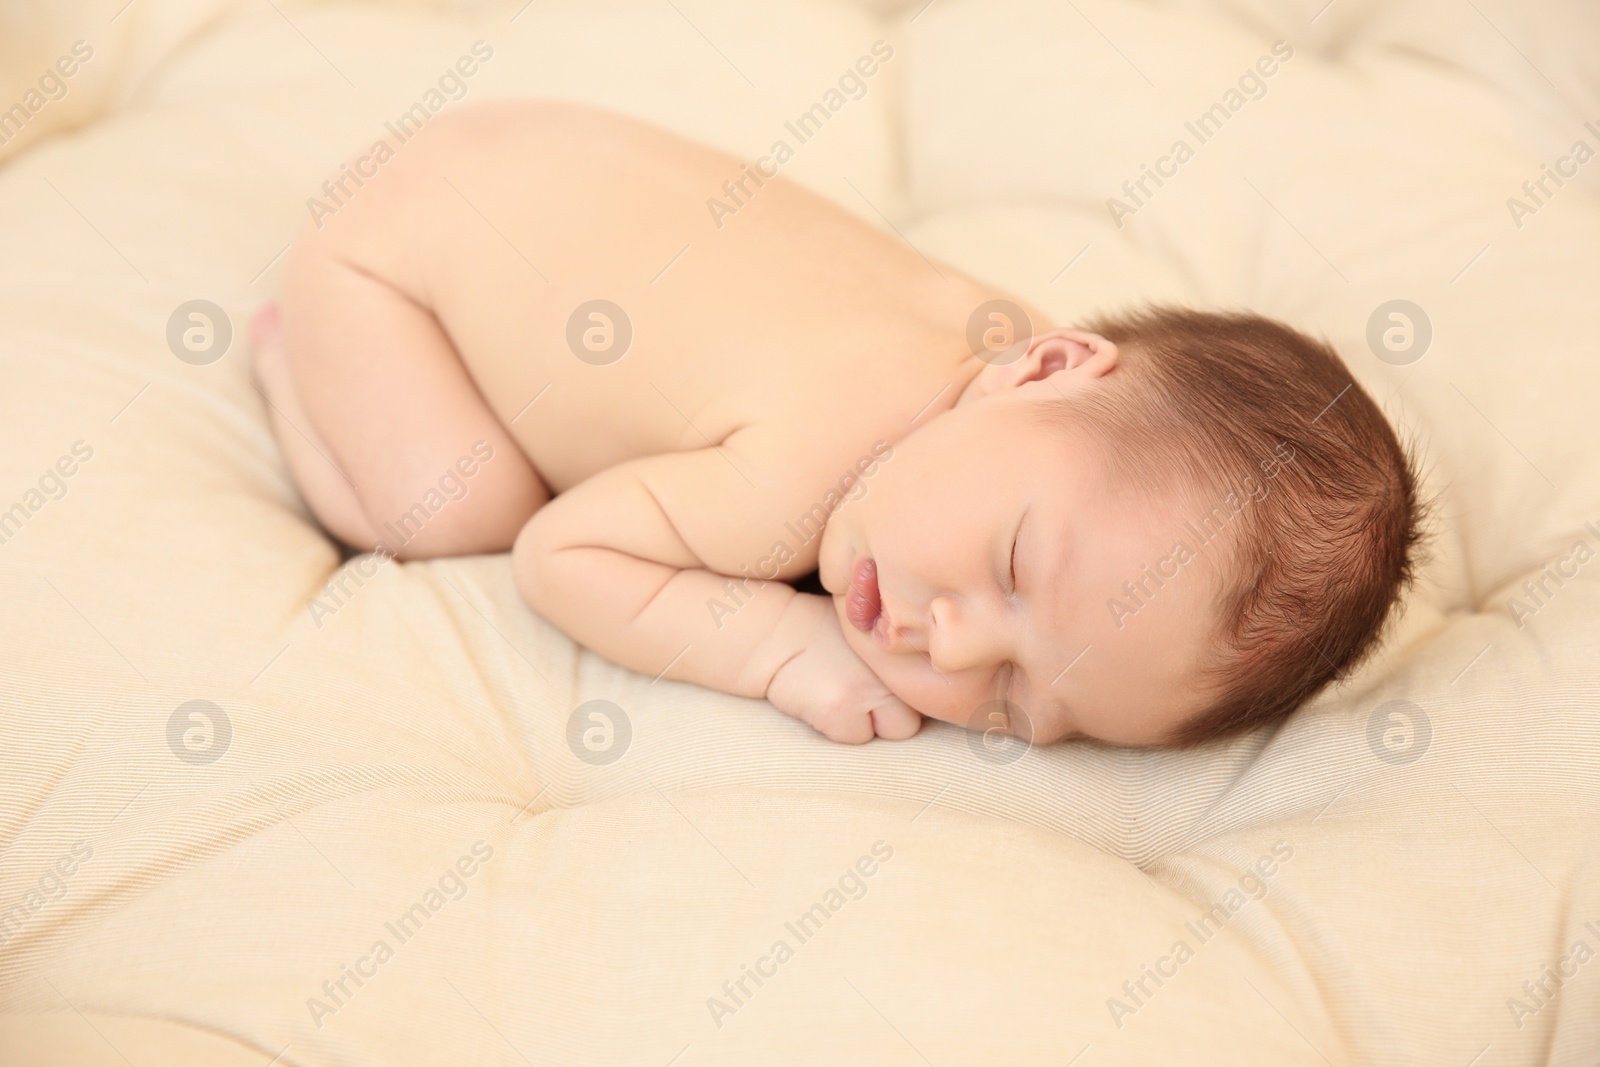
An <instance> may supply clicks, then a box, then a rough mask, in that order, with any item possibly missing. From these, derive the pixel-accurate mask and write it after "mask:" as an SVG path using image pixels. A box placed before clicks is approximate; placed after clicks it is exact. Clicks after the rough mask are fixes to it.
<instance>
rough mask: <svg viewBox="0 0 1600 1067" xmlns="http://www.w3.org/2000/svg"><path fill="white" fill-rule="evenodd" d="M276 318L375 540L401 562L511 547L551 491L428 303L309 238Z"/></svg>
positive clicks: (312, 415) (316, 420)
mask: <svg viewBox="0 0 1600 1067" xmlns="http://www.w3.org/2000/svg"><path fill="white" fill-rule="evenodd" d="M282 322H283V339H284V345H285V356H286V358H287V361H288V364H289V367H290V371H291V374H292V377H293V379H294V382H295V386H296V389H297V391H298V392H299V394H300V400H301V404H302V406H303V407H304V408H305V410H306V413H307V417H308V418H309V419H310V421H311V422H312V424H313V426H312V429H314V431H315V435H316V436H319V437H320V438H321V440H322V441H323V442H325V444H326V446H327V448H328V450H329V451H330V452H331V453H332V454H331V455H330V456H328V457H327V458H328V459H329V461H330V462H331V463H333V464H334V465H335V467H336V468H338V469H339V471H340V472H341V474H342V475H343V477H344V478H345V480H346V481H347V482H348V483H349V484H350V485H351V487H352V489H353V490H354V492H355V495H356V497H357V500H358V501H359V502H360V505H361V509H362V511H363V512H364V513H365V515H366V517H367V519H368V520H369V521H370V522H371V524H372V526H373V528H374V530H375V531H376V532H377V534H378V537H379V539H380V540H382V541H383V542H384V543H386V544H389V545H390V546H391V547H399V546H404V547H403V550H402V552H401V554H402V555H405V556H408V557H413V558H414V557H421V556H434V555H453V554H460V553H468V552H497V551H504V550H507V549H509V548H510V547H511V544H512V542H513V541H514V540H515V538H516V535H517V532H518V531H519V530H520V529H521V527H522V524H523V523H525V522H526V521H527V520H528V518H529V517H531V516H532V515H533V513H534V511H536V510H537V509H538V508H539V507H540V506H541V505H543V503H544V502H545V501H546V500H547V499H548V497H549V494H548V492H547V490H546V489H545V486H544V484H543V482H542V481H541V480H540V478H539V476H538V474H537V472H536V471H535V470H534V469H533V466H532V464H530V463H529V462H528V460H527V458H526V457H525V456H524V455H523V453H522V451H521V449H520V448H519V447H518V445H517V444H516V442H515V441H514V440H513V439H512V437H511V435H510V434H509V433H508V432H507V431H506V429H505V427H503V426H502V425H501V424H500V421H499V419H498V418H497V417H496V416H495V415H494V413H493V412H492V411H491V410H490V409H489V407H488V406H487V405H486V404H485V403H484V401H483V398H482V397H481V396H480V395H479V393H478V390H477V387H476V386H475V385H474V384H473V381H472V379H471V377H470V376H469V375H468V374H467V371H466V369H465V368H464V367H463V366H462V363H461V360H460V358H459V356H458V355H457V353H456V350H455V348H454V346H453V345H452V344H451V342H450V338H449V337H448V336H447V335H446V334H445V332H444V330H443V329H442V328H441V326H440V324H439V322H438V320H437V319H436V318H435V316H434V315H433V313H432V312H431V311H430V310H429V309H428V308H426V307H424V306H422V305H421V304H419V303H417V302H416V301H414V300H412V299H411V298H409V297H407V296H406V295H405V294H404V293H402V292H400V291H399V290H398V289H396V288H395V287H394V286H392V285H390V284H388V283H387V282H386V281H384V280H382V279H381V278H378V277H376V276H375V275H373V274H371V273H368V272H366V271H363V270H360V269H358V268H356V267H354V266H352V265H351V264H350V262H349V261H348V259H347V258H346V257H344V256H341V255H338V254H335V253H333V252H332V251H330V249H329V248H328V247H327V246H325V245H323V244H321V243H319V242H316V241H309V242H306V243H305V244H304V245H301V246H297V248H296V250H295V251H294V252H293V253H291V260H290V262H289V264H288V266H287V270H286V280H285V285H284V291H283V297H282Z"/></svg>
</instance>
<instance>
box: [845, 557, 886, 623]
mask: <svg viewBox="0 0 1600 1067" xmlns="http://www.w3.org/2000/svg"><path fill="white" fill-rule="evenodd" d="M882 609H883V602H882V600H880V599H879V596H878V565H877V563H875V562H874V561H873V559H872V557H871V556H863V557H862V558H861V559H859V560H857V561H856V565H855V568H854V569H853V570H852V571H851V572H850V592H849V593H848V594H847V595H846V596H845V600H844V613H845V617H846V618H848V619H849V620H850V625H851V626H854V627H855V628H856V629H858V630H860V631H861V632H862V633H868V632H870V631H871V630H872V624H873V623H874V622H876V621H877V618H878V614H879V612H881V611H882Z"/></svg>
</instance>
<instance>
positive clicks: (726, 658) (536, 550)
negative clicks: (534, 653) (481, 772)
mask: <svg viewBox="0 0 1600 1067" xmlns="http://www.w3.org/2000/svg"><path fill="white" fill-rule="evenodd" d="M759 451H761V445H760V444H759V443H758V442H757V441H756V440H755V439H754V438H753V436H752V434H751V432H750V431H740V432H739V433H736V434H734V435H733V436H732V437H730V438H729V439H728V441H727V442H726V443H725V444H724V446H723V448H722V450H721V451H719V450H718V449H715V448H705V449H700V450H697V451H693V452H678V453H668V454H664V455H658V456H647V457H644V458H642V459H636V460H632V461H630V462H627V463H622V464H619V465H617V466H615V467H612V468H610V469H608V470H605V471H602V472H600V473H599V474H596V475H594V476H593V477H591V478H589V479H588V480H587V481H584V482H583V483H581V484H579V485H577V486H574V487H573V488H571V489H569V490H567V491H566V492H564V493H562V494H561V495H559V496H557V497H556V498H555V499H554V500H552V501H550V503H548V504H546V505H545V506H544V507H543V508H541V509H540V510H539V511H538V512H537V513H536V514H535V515H534V517H533V518H532V519H530V520H529V521H528V523H527V525H526V526H524V527H523V530H522V533H521V534H520V535H519V536H518V538H517V542H516V546H515V548H514V549H513V556H512V559H513V566H514V570H515V574H516V580H517V587H518V589H519V591H520V592H521V593H522V596H523V598H524V599H525V600H526V601H527V602H528V604H529V605H530V606H531V607H533V609H534V610H536V611H538V612H539V613H540V614H541V615H543V616H544V617H545V618H547V619H549V620H550V621H551V622H553V623H555V624H556V625H557V626H559V627H561V629H562V630H564V631H565V632H566V633H567V634H568V635H569V636H571V637H572V638H573V639H574V640H576V641H578V642H579V643H581V644H583V645H586V646H588V647H589V648H592V649H594V650H595V651H596V652H599V653H600V654H601V655H603V656H605V657H606V658H608V659H610V660H613V661H614V662H616V663H620V664H622V665H623V666H625V667H628V668H630V669H632V670H636V671H639V672H640V673H642V674H648V675H651V676H652V677H654V676H657V675H660V676H662V677H667V678H673V679H676V680H681V681H689V682H694V683H697V684H699V685H704V686H707V687H710V688H712V689H718V690H721V691H722V692H725V693H734V694H737V695H740V696H748V697H757V698H761V697H766V698H768V699H770V700H772V701H773V703H774V704H776V705H777V706H778V707H779V708H780V709H781V710H783V711H785V712H787V713H789V714H791V715H794V716H796V717H797V718H801V719H803V720H804V721H806V722H809V723H810V724H811V725H812V726H813V727H815V728H816V729H817V730H819V731H820V732H822V733H823V734H825V735H826V736H828V737H830V738H832V739H833V740H836V741H850V742H862V741H867V740H870V739H871V738H872V737H873V736H874V733H877V734H881V735H882V736H887V737H907V736H910V735H911V734H912V733H915V732H916V727H917V725H918V723H919V721H920V720H919V717H918V716H917V714H916V712H914V711H912V710H911V709H910V708H908V707H907V706H906V705H905V704H903V703H902V702H900V701H899V700H898V699H897V698H895V697H894V695H893V694H892V693H890V692H889V690H888V688H887V687H886V686H884V685H883V683H882V682H881V681H880V680H879V679H878V678H877V676H876V675H874V674H873V673H872V672H871V670H870V669H869V668H868V667H867V666H866V664H865V663H863V662H861V660H860V657H858V656H856V655H855V653H854V652H853V651H852V650H851V649H850V648H849V646H848V645H846V644H845V643H844V639H843V636H842V634H840V633H839V623H838V618H837V616H836V614H835V613H834V610H833V606H832V603H831V602H830V600H829V598H827V597H819V596H813V595H811V594H807V593H799V592H796V591H795V590H794V588H793V587H791V586H789V585H787V584H785V583H784V582H782V581H767V582H758V581H755V580H748V581H747V580H745V579H743V578H732V579H730V578H729V577H728V575H737V574H739V573H740V570H741V568H749V569H751V570H754V569H755V566H756V564H757V561H758V560H760V559H762V558H764V557H766V556H767V555H768V553H769V551H770V549H771V547H772V545H773V543H774V542H775V541H777V540H779V538H780V537H781V531H782V523H781V521H780V520H779V519H777V518H775V516H779V515H783V514H786V513H789V512H788V510H787V509H789V508H791V506H792V501H791V500H790V499H789V497H790V496H792V495H793V494H792V491H791V492H789V493H788V494H786V493H785V492H784V491H782V490H769V489H763V488H761V487H760V486H761V485H762V480H761V478H760V477H759V476H757V475H756V474H755V471H756V470H758V469H774V463H773V459H772V457H771V455H770V454H769V455H768V456H766V457H758V456H757V455H756V453H757V452H759ZM769 452H770V450H769ZM724 453H726V454H724ZM762 459H765V460H766V462H761V460H762ZM735 464H737V467H735ZM741 471H743V472H745V474H741V473H740V472H741ZM747 475H748V480H747ZM752 482H753V483H755V484H754V485H752V484H751V483H752ZM792 510H793V511H795V512H798V511H800V510H803V507H798V506H794V507H793V508H792ZM730 581H732V582H733V583H734V585H735V587H736V589H737V591H738V599H740V600H742V601H743V604H742V606H740V607H739V608H738V609H737V610H736V611H734V612H733V613H732V614H731V615H730V614H727V613H726V612H718V613H716V614H715V615H714V614H713V612H712V611H711V610H710V609H709V608H708V604H709V603H711V602H713V601H720V602H722V603H723V604H727V603H729V594H728V589H727V584H728V583H729V582H730ZM775 682H776V684H775ZM875 724H876V730H875V729H874V725H875Z"/></svg>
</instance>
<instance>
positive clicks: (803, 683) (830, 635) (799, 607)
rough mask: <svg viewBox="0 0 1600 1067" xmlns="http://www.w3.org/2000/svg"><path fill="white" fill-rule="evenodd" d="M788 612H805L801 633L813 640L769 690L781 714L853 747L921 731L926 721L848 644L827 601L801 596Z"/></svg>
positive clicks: (781, 671) (780, 670)
mask: <svg viewBox="0 0 1600 1067" xmlns="http://www.w3.org/2000/svg"><path fill="white" fill-rule="evenodd" d="M789 611H793V612H801V613H804V622H805V626H804V627H803V629H802V631H801V632H803V633H808V634H809V635H810V636H809V637H808V638H807V639H806V643H805V645H804V646H803V647H802V648H801V650H800V651H799V652H798V653H797V654H796V655H794V656H793V657H792V658H791V659H789V660H788V661H787V662H785V663H784V664H783V665H782V666H781V667H779V668H778V670H777V672H776V673H774V674H773V676H772V681H771V682H770V683H769V684H768V686H767V699H768V700H769V701H771V702H772V704H773V705H774V706H775V707H776V708H777V709H778V710H779V711H782V712H783V713H784V714H786V715H792V716H794V717H795V718H796V719H799V720H800V721H801V722H804V723H809V724H810V725H811V726H812V728H813V729H815V730H816V731H817V732H818V733H820V734H822V736H824V737H826V738H828V739H829V740H830V741H841V742H844V743H845V744H849V745H860V744H864V743H866V742H868V741H871V740H872V739H873V737H875V736H876V737H884V738H888V739H889V740H892V741H901V740H904V739H905V738H908V737H910V736H912V735H913V734H915V733H916V732H917V730H918V729H920V728H921V726H922V716H921V715H920V714H918V713H917V712H916V711H914V710H912V708H911V707H910V706H909V705H908V704H906V703H905V702H904V701H902V700H901V699H900V698H899V697H897V696H895V695H894V694H893V693H891V692H889V688H888V686H886V685H884V684H883V682H882V681H881V680H880V679H879V678H878V676H877V675H876V674H873V673H872V669H871V668H870V667H868V666H867V665H866V663H864V662H862V659H861V657H860V656H858V655H856V653H855V650H854V649H852V648H851V647H850V645H849V644H848V643H847V642H846V641H845V639H844V631H843V630H841V629H840V627H839V616H838V614H837V613H836V612H835V611H834V610H833V604H832V602H831V601H830V600H829V599H828V598H827V597H822V596H815V595H813V594H810V593H800V594H798V595H797V596H796V597H795V600H794V602H793V603H791V604H790V605H789ZM811 616H815V625H810V620H811Z"/></svg>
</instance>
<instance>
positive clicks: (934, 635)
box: [926, 598, 1004, 674]
mask: <svg viewBox="0 0 1600 1067" xmlns="http://www.w3.org/2000/svg"><path fill="white" fill-rule="evenodd" d="M930 615H931V616H932V619H933V626H932V630H931V633H930V634H929V637H928V640H927V641H926V651H927V653H928V659H929V661H930V662H932V664H933V666H934V668H935V669H936V670H938V671H939V672H940V673H941V674H954V673H955V672H957V671H964V670H968V669H969V668H972V667H982V666H986V665H991V664H994V663H998V662H1000V660H1001V659H1003V658H1004V656H1003V655H1002V650H1001V646H1002V644H1003V635H1002V634H1001V633H1000V632H999V628H998V627H997V626H996V625H994V620H992V619H985V618H982V617H980V616H978V615H974V614H973V613H972V612H964V611H962V610H961V609H960V606H959V605H957V604H956V603H955V602H954V601H953V600H948V599H946V598H938V599H936V600H935V601H934V603H933V606H932V610H931V612H930Z"/></svg>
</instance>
